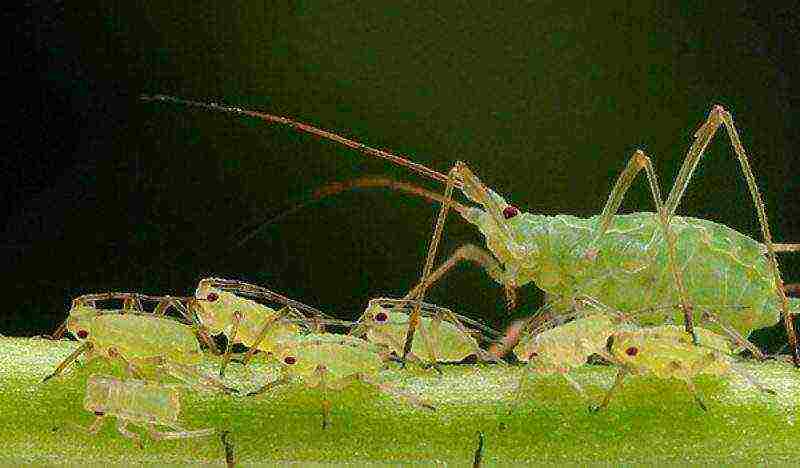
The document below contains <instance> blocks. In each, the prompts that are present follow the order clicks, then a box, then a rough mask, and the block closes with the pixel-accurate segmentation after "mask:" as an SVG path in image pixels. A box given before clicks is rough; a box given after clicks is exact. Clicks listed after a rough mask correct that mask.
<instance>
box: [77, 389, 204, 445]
mask: <svg viewBox="0 0 800 468" xmlns="http://www.w3.org/2000/svg"><path fill="white" fill-rule="evenodd" d="M83 407H84V408H85V409H86V411H90V412H93V413H94V414H95V415H96V419H95V420H94V423H92V425H91V426H90V427H88V428H86V430H88V431H89V433H90V434H96V433H97V431H99V430H100V427H101V426H102V425H103V420H104V419H105V418H106V417H107V416H113V417H115V418H117V430H118V431H119V433H120V434H122V435H123V436H125V437H127V438H129V439H132V440H133V441H134V442H136V445H138V446H139V447H140V448H141V447H142V440H141V437H140V436H139V434H136V433H134V432H131V431H129V430H128V428H127V425H128V424H129V423H133V424H140V425H143V426H146V427H147V431H148V433H149V434H150V436H151V437H152V438H154V439H159V440H164V439H185V438H189V437H205V436H209V435H212V434H214V429H200V430H195V431H187V430H185V429H183V428H181V426H180V425H179V424H178V422H179V421H178V416H179V415H180V412H181V403H180V394H179V392H178V389H177V388H176V387H175V386H171V385H162V384H158V383H155V382H146V381H143V380H118V379H116V378H114V377H110V376H107V375H99V374H92V375H91V376H90V377H89V380H88V382H87V383H86V397H85V399H84V400H83ZM156 426H166V427H169V428H170V429H172V430H171V431H169V432H162V431H158V430H157V429H156Z"/></svg>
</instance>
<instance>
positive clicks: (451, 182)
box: [402, 161, 462, 360]
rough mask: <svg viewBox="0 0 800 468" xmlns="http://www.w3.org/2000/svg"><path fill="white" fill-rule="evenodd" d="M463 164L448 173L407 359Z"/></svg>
mask: <svg viewBox="0 0 800 468" xmlns="http://www.w3.org/2000/svg"><path fill="white" fill-rule="evenodd" d="M461 165H462V163H461V162H460V161H458V162H456V164H455V166H454V167H453V169H451V170H450V172H449V173H448V175H447V186H446V187H445V191H444V203H442V208H441V209H440V210H439V215H438V216H437V217H436V225H435V227H434V229H433V237H432V238H431V243H430V244H429V245H428V255H427V258H426V259H425V267H424V268H423V269H422V278H421V279H420V285H421V286H420V288H419V292H418V293H417V294H416V296H415V297H414V299H416V300H417V303H416V304H415V305H414V310H413V311H412V312H411V316H410V317H409V320H408V332H407V333H406V340H405V344H404V345H403V356H402V357H403V360H405V359H406V357H407V356H408V353H410V352H411V346H412V344H413V342H414V332H415V331H416V329H417V327H418V326H419V317H420V307H421V302H422V301H423V299H425V292H426V291H427V289H428V276H429V275H430V274H431V269H432V268H433V260H434V258H435V257H436V251H437V249H438V248H439V240H440V239H441V237H442V230H443V229H444V222H445V219H446V218H447V212H448V211H449V210H450V201H451V200H452V198H453V188H454V187H455V184H456V175H457V173H458V171H459V169H460V167H461Z"/></svg>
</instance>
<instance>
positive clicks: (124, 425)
mask: <svg viewBox="0 0 800 468" xmlns="http://www.w3.org/2000/svg"><path fill="white" fill-rule="evenodd" d="M117 431H118V432H119V433H120V434H122V435H123V436H125V437H127V438H129V439H131V440H133V441H134V443H136V445H137V446H138V447H139V448H140V449H141V448H144V445H142V438H141V437H139V434H137V433H135V432H131V431H129V430H128V422H127V421H125V420H124V419H122V418H119V417H118V418H117Z"/></svg>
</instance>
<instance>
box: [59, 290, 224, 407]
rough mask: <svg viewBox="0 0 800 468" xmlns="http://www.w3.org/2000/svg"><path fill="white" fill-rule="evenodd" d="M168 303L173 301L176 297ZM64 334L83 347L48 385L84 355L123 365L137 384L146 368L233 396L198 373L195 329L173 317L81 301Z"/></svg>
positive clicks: (73, 308) (67, 360)
mask: <svg viewBox="0 0 800 468" xmlns="http://www.w3.org/2000/svg"><path fill="white" fill-rule="evenodd" d="M82 297H84V296H82ZM165 300H167V301H172V300H173V298H167V299H165ZM66 329H67V330H68V331H69V332H70V333H71V334H72V335H73V336H75V337H76V338H77V339H78V341H79V342H80V343H81V346H79V347H78V349H76V350H75V351H74V352H73V353H72V354H70V355H69V356H67V358H66V359H64V361H62V362H61V363H60V364H59V365H58V367H57V368H56V369H55V370H54V371H53V372H52V373H51V374H50V375H48V376H47V377H45V378H44V381H47V380H49V379H51V378H53V377H55V376H57V375H59V374H61V373H62V372H63V371H64V369H66V368H67V366H69V365H70V364H71V363H72V362H73V361H75V360H76V359H77V358H78V357H80V356H81V355H82V354H86V355H87V357H88V359H89V360H91V359H95V358H105V359H116V360H119V361H122V362H123V363H124V364H125V366H126V368H127V370H128V372H129V374H131V375H133V376H135V377H136V378H139V379H141V378H142V375H143V374H142V368H143V367H148V368H150V367H152V366H155V369H154V370H155V371H157V372H159V373H168V374H170V375H172V376H173V377H176V378H178V379H180V380H183V381H184V382H185V383H187V384H189V385H199V386H200V387H201V388H204V389H216V390H221V391H224V392H228V393H230V392H235V390H234V389H231V388H229V387H226V386H225V385H223V384H222V383H221V382H219V381H217V380H216V379H213V378H211V377H208V376H205V375H203V374H202V373H200V372H199V371H197V370H196V369H195V366H196V365H197V364H199V363H200V362H201V360H202V358H203V353H202V351H201V350H200V344H199V343H198V341H197V339H196V337H195V333H194V330H193V329H192V327H190V326H187V325H185V324H182V323H180V322H177V321H175V320H172V319H170V318H165V317H162V316H158V315H153V314H142V313H134V312H128V313H122V311H105V310H99V309H95V308H94V307H90V306H88V305H85V303H83V301H82V300H81V298H78V299H77V300H75V301H73V307H72V309H71V310H70V313H69V317H68V319H67V321H66Z"/></svg>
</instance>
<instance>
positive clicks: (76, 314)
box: [67, 306, 202, 365]
mask: <svg viewBox="0 0 800 468" xmlns="http://www.w3.org/2000/svg"><path fill="white" fill-rule="evenodd" d="M123 312H125V311H113V310H109V311H106V310H104V311H102V312H100V311H99V310H97V309H94V308H92V307H88V306H78V307H75V308H73V309H72V310H71V311H70V317H69V321H68V322H67V329H68V330H69V331H70V333H72V334H73V335H74V336H75V337H76V338H77V339H78V340H79V341H81V342H84V341H89V342H91V343H92V345H94V351H95V352H105V351H107V350H108V349H110V348H113V349H115V350H116V351H117V352H119V354H121V355H122V356H124V357H125V358H126V359H128V360H132V361H137V360H140V359H146V358H150V357H155V356H162V357H164V358H166V359H167V360H169V361H172V362H176V363H180V364H188V365H192V364H197V363H199V362H200V361H201V359H202V351H201V350H200V344H199V343H198V341H197V338H196V337H195V334H194V331H193V330H192V329H191V328H190V327H188V326H186V325H183V324H181V323H179V322H176V321H175V320H172V319H169V318H162V317H155V316H152V315H149V314H148V315H139V314H133V313H129V312H128V313H123Z"/></svg>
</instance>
